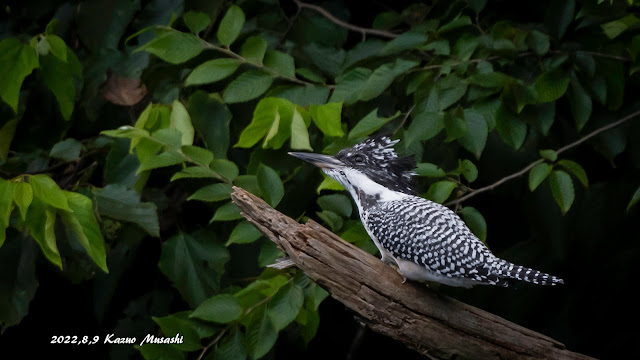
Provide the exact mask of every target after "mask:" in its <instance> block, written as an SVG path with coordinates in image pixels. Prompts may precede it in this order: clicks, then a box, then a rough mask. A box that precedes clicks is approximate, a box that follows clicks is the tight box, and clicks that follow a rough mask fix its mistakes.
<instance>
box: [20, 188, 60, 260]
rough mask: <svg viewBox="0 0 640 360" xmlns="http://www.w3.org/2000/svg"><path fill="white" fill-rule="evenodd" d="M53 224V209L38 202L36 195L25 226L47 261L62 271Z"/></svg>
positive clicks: (54, 215) (54, 217) (54, 214)
mask: <svg viewBox="0 0 640 360" xmlns="http://www.w3.org/2000/svg"><path fill="white" fill-rule="evenodd" d="M52 181H53V180H52ZM32 185H33V184H32ZM34 191H35V188H34ZM60 192H62V190H60ZM62 196H64V194H63V195H62ZM65 201H66V198H65ZM67 208H68V207H67ZM55 222H56V211H55V209H54V208H52V207H51V206H48V205H47V204H45V203H44V202H42V201H40V198H38V196H37V195H36V198H34V199H33V201H32V202H31V206H29V211H28V212H27V218H26V221H25V224H26V225H27V229H28V230H29V234H31V237H32V238H33V239H34V240H35V241H36V242H37V243H38V245H40V249H42V252H43V253H44V256H45V257H46V258H47V260H49V261H50V262H51V263H53V264H54V265H56V266H57V267H59V268H60V270H62V259H61V258H60V252H59V251H58V245H57V244H56V234H55Z"/></svg>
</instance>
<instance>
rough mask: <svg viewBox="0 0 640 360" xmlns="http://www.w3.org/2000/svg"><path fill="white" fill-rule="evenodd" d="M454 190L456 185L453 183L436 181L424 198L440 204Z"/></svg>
mask: <svg viewBox="0 0 640 360" xmlns="http://www.w3.org/2000/svg"><path fill="white" fill-rule="evenodd" d="M455 188H456V183H454V182H453V181H446V180H443V181H438V182H436V183H434V184H432V185H431V186H430V187H429V190H428V191H427V195H426V197H427V199H429V200H431V201H435V202H437V203H439V204H442V203H443V202H445V201H446V200H447V199H448V198H449V196H450V195H451V193H452V192H453V189H455Z"/></svg>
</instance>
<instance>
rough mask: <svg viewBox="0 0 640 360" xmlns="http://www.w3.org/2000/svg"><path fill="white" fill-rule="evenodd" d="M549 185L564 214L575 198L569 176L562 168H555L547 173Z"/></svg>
mask: <svg viewBox="0 0 640 360" xmlns="http://www.w3.org/2000/svg"><path fill="white" fill-rule="evenodd" d="M549 185H550V186H551V193H552V194H553V198H554V199H555V200H556V203H557V204H558V206H559V207H560V210H562V214H563V215H564V214H566V213H567V211H569V208H571V204H573V200H574V198H575V192H574V189H573V182H572V181H571V176H569V174H567V173H566V172H564V171H562V170H555V171H553V172H551V174H550V175H549Z"/></svg>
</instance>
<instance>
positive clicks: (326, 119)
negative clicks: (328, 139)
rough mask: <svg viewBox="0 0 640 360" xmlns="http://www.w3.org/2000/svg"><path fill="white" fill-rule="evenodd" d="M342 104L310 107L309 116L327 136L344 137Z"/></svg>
mask: <svg viewBox="0 0 640 360" xmlns="http://www.w3.org/2000/svg"><path fill="white" fill-rule="evenodd" d="M341 113H342V103H341V102H339V103H333V102H331V103H328V104H325V105H311V106H309V114H311V119H313V122H314V123H315V124H316V126H317V127H318V129H320V131H322V133H323V134H325V135H327V136H343V135H344V131H342V124H341Z"/></svg>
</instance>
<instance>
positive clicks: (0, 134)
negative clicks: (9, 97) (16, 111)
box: [0, 119, 18, 165]
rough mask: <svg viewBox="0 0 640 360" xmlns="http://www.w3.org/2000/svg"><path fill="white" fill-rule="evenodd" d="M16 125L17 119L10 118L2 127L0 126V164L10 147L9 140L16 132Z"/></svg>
mask: <svg viewBox="0 0 640 360" xmlns="http://www.w3.org/2000/svg"><path fill="white" fill-rule="evenodd" d="M17 127H18V119H12V120H9V121H7V122H6V123H5V124H4V125H3V126H2V128H0V165H1V164H3V163H5V162H6V161H7V157H8V156H9V148H10V147H11V142H12V141H13V137H14V136H15V134H16V128H17Z"/></svg>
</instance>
